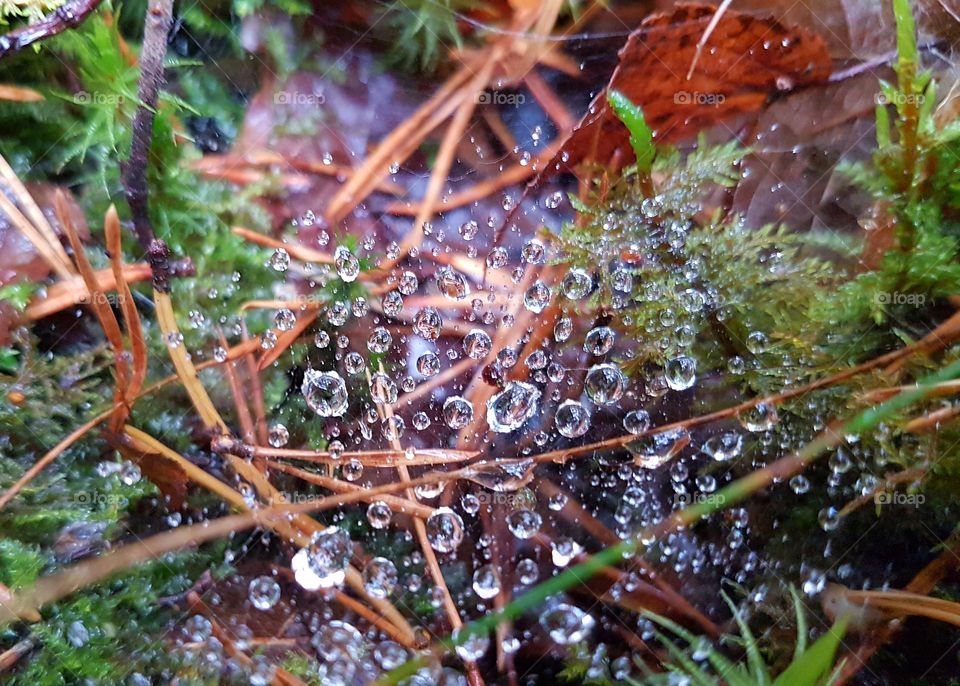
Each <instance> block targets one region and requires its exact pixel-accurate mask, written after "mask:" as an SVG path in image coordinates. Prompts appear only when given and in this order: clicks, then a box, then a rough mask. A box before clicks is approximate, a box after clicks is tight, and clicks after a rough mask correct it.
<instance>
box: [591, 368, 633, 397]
mask: <svg viewBox="0 0 960 686" xmlns="http://www.w3.org/2000/svg"><path fill="white" fill-rule="evenodd" d="M583 385H584V388H585V389H586V391H587V396H588V397H589V398H590V400H592V401H593V402H595V403H597V404H598V405H612V404H613V403H615V402H617V401H618V400H620V398H621V396H623V392H624V390H625V389H626V385H627V380H626V378H625V377H624V375H623V372H621V371H620V368H619V367H617V366H616V365H614V364H609V363H608V364H595V365H593V366H592V367H590V370H589V371H588V372H587V376H586V379H585V380H584V384H583Z"/></svg>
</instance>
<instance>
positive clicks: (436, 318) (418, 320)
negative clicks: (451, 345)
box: [413, 307, 443, 341]
mask: <svg viewBox="0 0 960 686" xmlns="http://www.w3.org/2000/svg"><path fill="white" fill-rule="evenodd" d="M442 326H443V320H442V319H441V318H440V313H439V312H437V310H436V309H435V308H433V307H424V308H423V309H422V310H420V311H419V312H417V314H416V315H415V316H414V318H413V332H414V333H415V334H417V335H418V336H420V337H422V338H425V339H427V340H428V341H435V340H437V339H438V338H440V329H441V327H442Z"/></svg>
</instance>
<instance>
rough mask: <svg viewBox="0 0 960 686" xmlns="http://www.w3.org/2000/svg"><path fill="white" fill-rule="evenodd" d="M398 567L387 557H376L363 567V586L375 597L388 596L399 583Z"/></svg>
mask: <svg viewBox="0 0 960 686" xmlns="http://www.w3.org/2000/svg"><path fill="white" fill-rule="evenodd" d="M397 578H398V574H397V567H396V565H394V564H393V562H391V561H390V560H388V559H387V558H385V557H375V558H373V559H372V560H370V561H369V562H368V563H367V565H366V567H364V568H363V588H364V590H366V592H367V593H369V594H370V595H371V596H372V597H374V598H380V599H383V598H386V597H387V596H389V595H390V594H391V593H393V589H394V588H395V587H396V585H397Z"/></svg>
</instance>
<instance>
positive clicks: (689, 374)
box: [663, 355, 697, 391]
mask: <svg viewBox="0 0 960 686" xmlns="http://www.w3.org/2000/svg"><path fill="white" fill-rule="evenodd" d="M663 376H664V378H665V379H666V380H667V385H668V386H669V387H670V388H672V389H673V390H675V391H685V390H687V389H688V388H691V387H693V385H694V384H695V383H696V382H697V363H696V361H695V360H694V359H693V358H692V357H688V356H686V355H680V356H678V357H674V358H672V359H670V360H667V364H666V369H665V370H664V375H663Z"/></svg>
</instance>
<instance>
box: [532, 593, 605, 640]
mask: <svg viewBox="0 0 960 686" xmlns="http://www.w3.org/2000/svg"><path fill="white" fill-rule="evenodd" d="M595 623H596V622H595V621H594V619H593V617H591V616H590V615H588V614H587V613H586V612H584V611H583V610H581V609H580V608H579V607H576V606H575V605H568V604H567V603H559V604H557V605H555V606H554V607H552V608H550V609H549V610H547V611H546V612H544V613H543V614H542V615H540V626H542V627H543V628H544V630H545V631H546V632H547V633H548V634H549V635H550V638H551V639H553V641H554V642H555V643H559V644H560V645H571V644H573V643H579V642H580V641H582V640H584V639H585V638H586V637H587V636H589V635H590V632H591V631H592V630H593V627H594V624H595Z"/></svg>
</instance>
